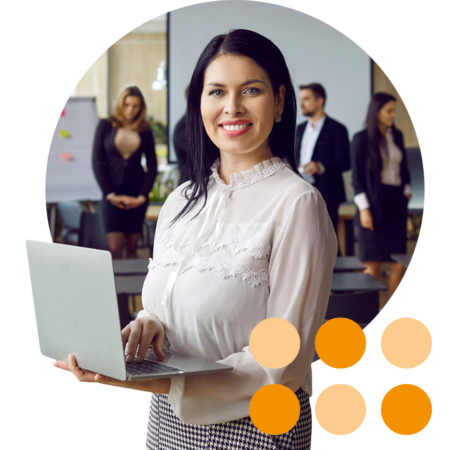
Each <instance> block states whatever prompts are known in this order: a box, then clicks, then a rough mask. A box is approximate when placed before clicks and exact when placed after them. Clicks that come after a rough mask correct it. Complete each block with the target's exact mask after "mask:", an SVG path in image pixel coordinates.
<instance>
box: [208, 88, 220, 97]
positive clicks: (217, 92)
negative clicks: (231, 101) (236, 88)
mask: <svg viewBox="0 0 450 450" xmlns="http://www.w3.org/2000/svg"><path fill="white" fill-rule="evenodd" d="M209 95H211V96H212V97H222V95H223V91H221V90H220V89H216V90H214V91H211V92H210V93H209Z"/></svg>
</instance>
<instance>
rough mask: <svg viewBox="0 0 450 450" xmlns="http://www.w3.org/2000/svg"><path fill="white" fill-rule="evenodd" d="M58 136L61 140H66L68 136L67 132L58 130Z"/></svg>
mask: <svg viewBox="0 0 450 450" xmlns="http://www.w3.org/2000/svg"><path fill="white" fill-rule="evenodd" d="M59 135H60V136H61V137H63V138H68V137H69V136H70V134H69V132H68V131H67V130H59Z"/></svg>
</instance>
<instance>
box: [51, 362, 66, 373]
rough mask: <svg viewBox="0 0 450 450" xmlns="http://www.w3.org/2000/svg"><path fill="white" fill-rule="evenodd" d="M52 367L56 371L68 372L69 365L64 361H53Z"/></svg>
mask: <svg viewBox="0 0 450 450" xmlns="http://www.w3.org/2000/svg"><path fill="white" fill-rule="evenodd" d="M53 365H54V366H55V367H57V368H58V369H62V370H68V371H69V372H70V369H69V364H67V363H65V362H64V361H54V362H53Z"/></svg>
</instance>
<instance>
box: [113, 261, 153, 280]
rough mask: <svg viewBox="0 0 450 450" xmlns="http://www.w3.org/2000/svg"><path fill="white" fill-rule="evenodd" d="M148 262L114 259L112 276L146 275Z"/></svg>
mask: <svg viewBox="0 0 450 450" xmlns="http://www.w3.org/2000/svg"><path fill="white" fill-rule="evenodd" d="M148 264H149V260H148V259H147V258H145V259H114V260H113V267H114V275H116V276H118V275H119V276H126V275H146V274H147V272H148Z"/></svg>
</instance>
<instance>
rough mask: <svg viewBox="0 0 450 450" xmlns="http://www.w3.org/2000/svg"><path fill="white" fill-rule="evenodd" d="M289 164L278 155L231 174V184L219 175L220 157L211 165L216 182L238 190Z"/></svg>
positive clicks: (231, 189)
mask: <svg viewBox="0 0 450 450" xmlns="http://www.w3.org/2000/svg"><path fill="white" fill-rule="evenodd" d="M288 166H289V164H288V163H287V161H286V160H285V159H281V158H278V157H277V156H275V157H273V158H270V159H266V160H265V161H263V162H260V163H259V164H256V166H253V167H252V168H251V169H248V170H243V171H242V172H239V173H231V174H230V184H226V183H225V182H224V181H223V180H222V178H220V176H219V167H220V158H217V159H216V161H215V162H214V164H213V165H212V167H211V170H212V177H213V178H214V179H215V180H216V183H217V184H218V185H219V186H221V187H226V188H227V189H228V190H229V191H236V190H237V189H242V188H245V187H247V186H251V185H252V184H255V183H257V182H258V181H260V180H263V179H264V178H267V177H270V176H272V175H273V174H275V173H277V172H278V171H279V170H281V169H284V168H285V167H288Z"/></svg>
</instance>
